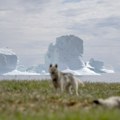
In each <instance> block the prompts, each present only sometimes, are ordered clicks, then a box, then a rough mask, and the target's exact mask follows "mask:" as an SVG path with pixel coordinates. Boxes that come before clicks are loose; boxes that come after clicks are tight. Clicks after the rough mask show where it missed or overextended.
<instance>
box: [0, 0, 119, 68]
mask: <svg viewBox="0 0 120 120" xmlns="http://www.w3.org/2000/svg"><path fill="white" fill-rule="evenodd" d="M69 34H73V35H76V36H78V37H80V38H81V39H82V40H83V41H84V54H83V59H84V60H85V61H88V60H89V59H90V58H95V59H96V60H101V61H103V62H105V64H106V65H108V66H114V67H117V66H120V55H119V54H120V0H0V47H2V48H3V47H8V48H10V49H13V51H14V52H15V53H16V54H17V55H18V57H19V60H20V64H22V65H25V66H31V65H36V64H40V63H43V62H44V54H45V53H46V51H47V48H48V45H49V44H50V43H51V42H54V41H55V39H56V37H59V36H61V35H69Z"/></svg>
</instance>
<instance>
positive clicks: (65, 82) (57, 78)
mask: <svg viewBox="0 0 120 120" xmlns="http://www.w3.org/2000/svg"><path fill="white" fill-rule="evenodd" d="M49 72H50V75H51V78H52V82H53V85H54V87H55V89H58V88H60V90H61V92H63V91H64V90H66V91H68V92H69V93H70V94H72V91H71V88H73V89H74V90H75V93H76V95H78V86H79V83H80V84H82V85H83V86H84V83H83V82H82V81H80V80H79V79H78V78H76V77H74V76H73V75H72V74H71V73H63V72H60V71H59V70H58V65H57V64H56V65H54V66H53V65H52V64H51V65H50V66H49Z"/></svg>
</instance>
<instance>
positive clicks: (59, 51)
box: [45, 35, 84, 70]
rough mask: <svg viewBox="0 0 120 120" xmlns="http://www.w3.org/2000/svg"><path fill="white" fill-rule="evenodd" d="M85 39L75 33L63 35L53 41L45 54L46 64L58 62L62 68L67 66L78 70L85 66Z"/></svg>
mask: <svg viewBox="0 0 120 120" xmlns="http://www.w3.org/2000/svg"><path fill="white" fill-rule="evenodd" d="M82 55H83V40H82V39H80V38H79V37H76V36H74V35H66V36H61V37H58V38H57V39H56V42H55V43H54V44H53V43H51V44H50V45H49V47H48V51H47V53H46V55H45V66H46V68H48V66H49V64H51V63H53V64H55V63H56V64H58V65H59V68H60V70H65V69H67V68H69V69H71V70H77V69H80V68H82V67H83V66H84V61H83V60H82Z"/></svg>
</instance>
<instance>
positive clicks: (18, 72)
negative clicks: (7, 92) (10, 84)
mask: <svg viewBox="0 0 120 120" xmlns="http://www.w3.org/2000/svg"><path fill="white" fill-rule="evenodd" d="M3 75H40V74H38V73H31V72H21V71H18V70H13V71H11V72H8V73H5V74H3Z"/></svg>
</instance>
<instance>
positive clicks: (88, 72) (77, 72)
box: [63, 67, 100, 75]
mask: <svg viewBox="0 0 120 120" xmlns="http://www.w3.org/2000/svg"><path fill="white" fill-rule="evenodd" d="M63 72H65V73H72V74H73V75H100V74H98V73H95V72H94V71H92V70H90V69H89V68H87V67H83V68H81V69H79V70H70V69H69V68H68V69H66V70H63Z"/></svg>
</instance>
